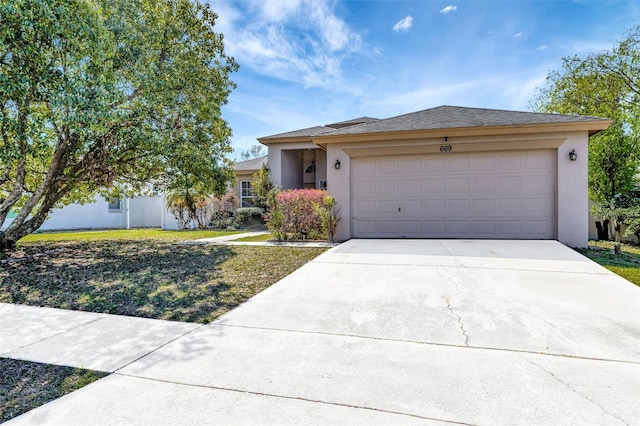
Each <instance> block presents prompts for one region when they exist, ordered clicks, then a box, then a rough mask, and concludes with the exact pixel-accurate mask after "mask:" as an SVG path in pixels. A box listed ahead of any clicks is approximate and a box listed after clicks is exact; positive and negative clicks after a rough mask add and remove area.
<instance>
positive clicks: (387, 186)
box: [375, 179, 398, 196]
mask: <svg viewBox="0 0 640 426" xmlns="http://www.w3.org/2000/svg"><path fill="white" fill-rule="evenodd" d="M397 194H398V180H397V179H388V180H387V179H377V180H376V192H375V195H382V196H385V195H397Z"/></svg>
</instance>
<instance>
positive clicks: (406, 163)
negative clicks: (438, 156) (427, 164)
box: [400, 160, 422, 174]
mask: <svg viewBox="0 0 640 426" xmlns="http://www.w3.org/2000/svg"><path fill="white" fill-rule="evenodd" d="M421 171H422V161H421V160H401V161H400V173H403V174H404V173H409V174H419V173H420V172H421Z"/></svg>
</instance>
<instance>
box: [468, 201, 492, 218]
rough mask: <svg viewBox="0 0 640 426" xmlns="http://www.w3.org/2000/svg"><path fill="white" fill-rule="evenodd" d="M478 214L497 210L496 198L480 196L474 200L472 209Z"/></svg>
mask: <svg viewBox="0 0 640 426" xmlns="http://www.w3.org/2000/svg"><path fill="white" fill-rule="evenodd" d="M471 212H472V213H474V214H477V215H486V214H492V215H493V213H495V212H496V200H494V199H493V198H487V199H483V198H478V199H475V200H473V210H472V211H471Z"/></svg>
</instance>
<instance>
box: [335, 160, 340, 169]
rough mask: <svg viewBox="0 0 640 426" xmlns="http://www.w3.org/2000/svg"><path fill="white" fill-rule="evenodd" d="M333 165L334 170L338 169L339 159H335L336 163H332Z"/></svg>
mask: <svg viewBox="0 0 640 426" xmlns="http://www.w3.org/2000/svg"><path fill="white" fill-rule="evenodd" d="M333 167H335V168H336V170H340V160H339V159H337V160H336V164H334V165H333Z"/></svg>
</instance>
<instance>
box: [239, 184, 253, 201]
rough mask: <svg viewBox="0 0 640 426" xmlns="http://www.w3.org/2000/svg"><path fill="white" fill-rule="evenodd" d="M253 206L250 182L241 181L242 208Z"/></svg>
mask: <svg viewBox="0 0 640 426" xmlns="http://www.w3.org/2000/svg"><path fill="white" fill-rule="evenodd" d="M252 206H253V188H252V187H251V181H250V180H241V181H240V207H252Z"/></svg>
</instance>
